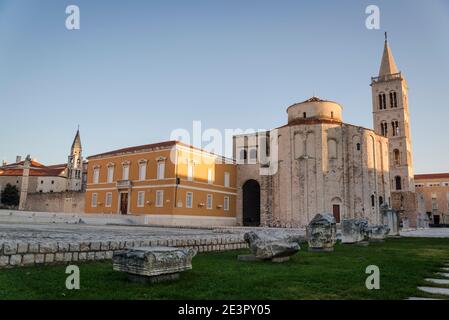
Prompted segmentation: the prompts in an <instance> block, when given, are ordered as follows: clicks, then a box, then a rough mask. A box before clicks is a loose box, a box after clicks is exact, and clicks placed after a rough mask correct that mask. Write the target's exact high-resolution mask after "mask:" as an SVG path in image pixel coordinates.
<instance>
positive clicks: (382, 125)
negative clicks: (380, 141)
mask: <svg viewBox="0 0 449 320" xmlns="http://www.w3.org/2000/svg"><path fill="white" fill-rule="evenodd" d="M380 134H381V135H383V136H384V137H386V136H387V134H388V124H387V122H386V121H382V122H381V123H380Z"/></svg>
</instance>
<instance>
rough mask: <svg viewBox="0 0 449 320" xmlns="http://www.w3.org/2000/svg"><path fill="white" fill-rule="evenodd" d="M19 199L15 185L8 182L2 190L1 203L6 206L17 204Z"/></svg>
mask: <svg viewBox="0 0 449 320" xmlns="http://www.w3.org/2000/svg"><path fill="white" fill-rule="evenodd" d="M19 199H20V196H19V190H18V189H17V187H16V186H12V185H11V184H9V183H8V184H7V185H6V186H5V189H3V191H2V199H1V202H2V204H4V205H7V206H17V205H19Z"/></svg>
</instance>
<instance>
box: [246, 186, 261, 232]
mask: <svg viewBox="0 0 449 320" xmlns="http://www.w3.org/2000/svg"><path fill="white" fill-rule="evenodd" d="M242 189H243V225H244V226H258V225H260V185H259V183H258V182H257V181H256V180H248V181H246V182H245V184H244V185H243V188H242Z"/></svg>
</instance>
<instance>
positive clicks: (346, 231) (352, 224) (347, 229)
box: [341, 219, 368, 243]
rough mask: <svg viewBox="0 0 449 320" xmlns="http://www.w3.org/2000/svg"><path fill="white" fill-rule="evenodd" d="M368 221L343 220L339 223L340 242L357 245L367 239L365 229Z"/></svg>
mask: <svg viewBox="0 0 449 320" xmlns="http://www.w3.org/2000/svg"><path fill="white" fill-rule="evenodd" d="M367 228H368V220H366V219H343V221H342V223H341V236H342V237H341V242H342V243H357V242H361V241H365V240H366V239H367V234H366V229H367Z"/></svg>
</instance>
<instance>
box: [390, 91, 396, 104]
mask: <svg viewBox="0 0 449 320" xmlns="http://www.w3.org/2000/svg"><path fill="white" fill-rule="evenodd" d="M390 107H391V108H397V107H398V99H397V95H396V91H391V92H390Z"/></svg>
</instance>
